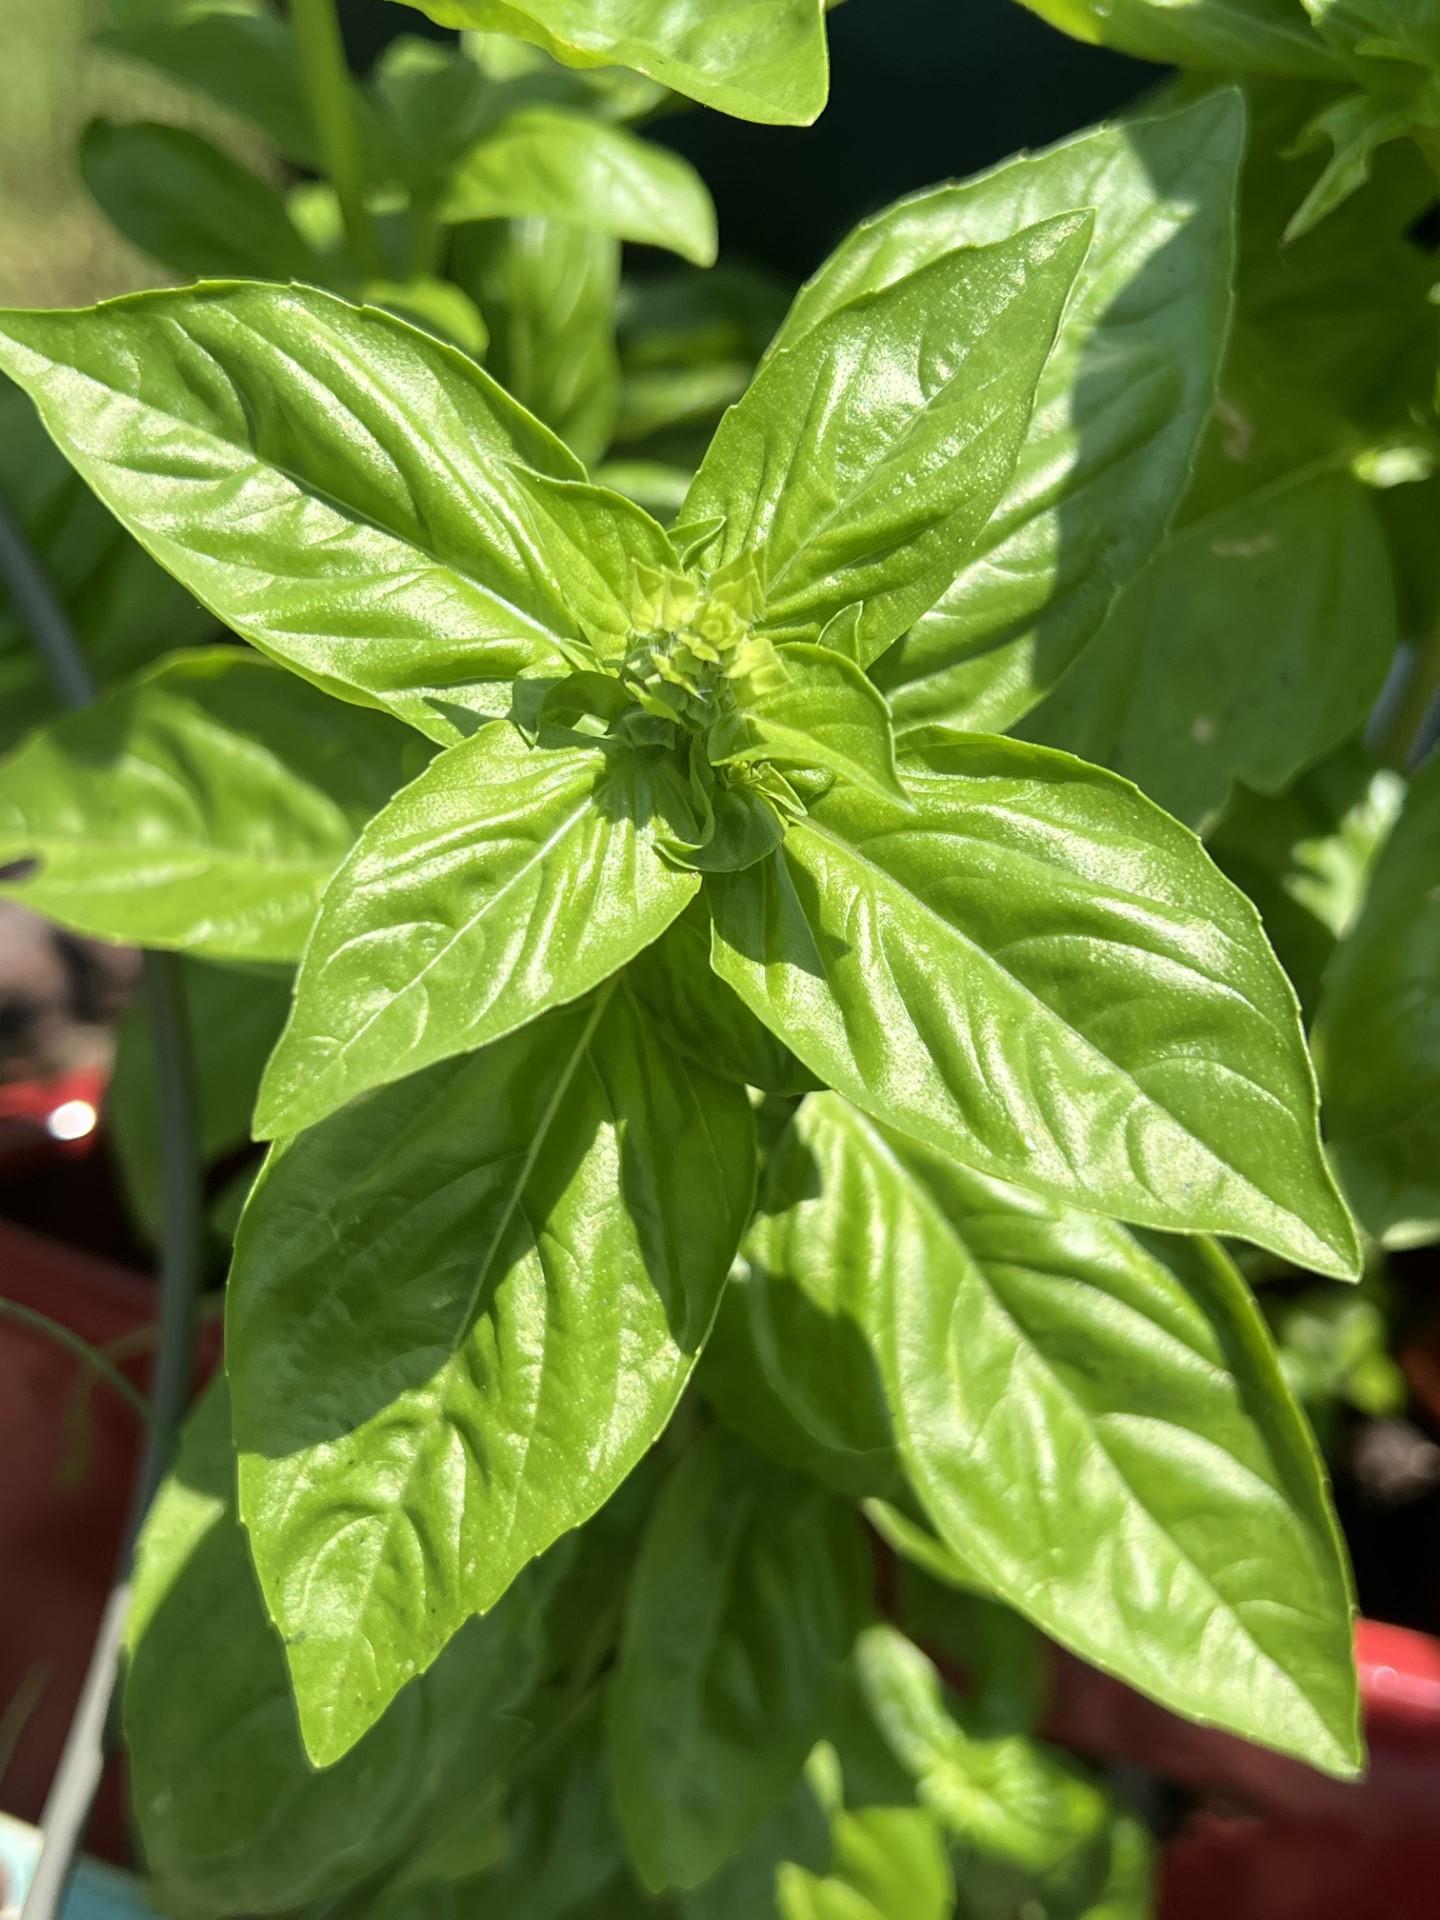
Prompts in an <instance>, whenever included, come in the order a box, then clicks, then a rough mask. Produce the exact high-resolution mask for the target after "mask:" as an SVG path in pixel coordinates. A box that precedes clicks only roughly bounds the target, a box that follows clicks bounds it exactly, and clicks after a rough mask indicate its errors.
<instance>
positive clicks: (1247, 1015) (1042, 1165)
mask: <svg viewBox="0 0 1440 1920" xmlns="http://www.w3.org/2000/svg"><path fill="white" fill-rule="evenodd" d="M901 772H902V775H903V777H904V780H905V784H906V788H907V791H908V793H909V795H910V799H911V803H912V804H911V807H910V808H909V809H908V810H907V809H905V808H902V807H901V806H899V805H898V804H896V803H893V802H892V803H886V802H883V801H880V800H878V799H876V798H874V797H873V796H871V795H869V794H862V793H860V792H858V791H857V790H855V789H854V788H846V787H843V786H838V785H837V786H836V787H833V788H832V789H831V790H830V792H829V793H827V794H826V795H825V796H824V797H823V798H822V799H820V800H818V801H816V802H815V803H814V804H813V805H812V807H811V809H810V812H809V813H808V815H807V816H806V817H805V819H803V820H801V821H797V822H796V823H795V824H794V825H793V826H792V827H791V828H790V831H789V833H788V835H787V836H786V839H785V843H784V846H783V847H782V848H781V849H779V850H778V851H777V852H776V853H775V854H774V855H772V856H771V857H770V858H769V859H768V860H766V861H765V862H764V863H763V864H762V865H759V866H756V867H754V868H752V869H750V870H749V871H747V872H745V873H741V874H736V875H726V876H715V877H713V878H712V879H711V880H710V881H709V882H708V891H709V899H710V907H711V912H712V915H713V917H714V923H715V966H716V969H717V971H718V972H719V973H720V975H721V977H722V979H724V980H726V981H728V982H729V984H730V985H731V986H732V987H734V988H735V990H736V992H737V993H738V994H739V995H740V997H741V999H742V1000H744V1001H746V1003H747V1004H748V1005H749V1006H750V1007H751V1008H752V1009H753V1011H754V1012H755V1013H757V1014H758V1015H759V1016H760V1018H761V1019H762V1020H764V1021H765V1022H766V1024H767V1025H768V1026H770V1027H771V1028H772V1029H773V1031H774V1032H775V1033H777V1034H778V1035H779V1036H780V1037H781V1038H782V1039H783V1040H784V1041H785V1042H786V1044H787V1045H788V1046H789V1047H791V1048H792V1049H793V1051H794V1052H795V1053H796V1054H797V1055H798V1056H799V1058H800V1059H801V1060H802V1061H804V1063H805V1065H806V1066H808V1067H809V1068H810V1069H811V1071H812V1072H814V1073H815V1074H817V1075H818V1076H819V1077H820V1079H821V1080H823V1081H824V1082H825V1083H826V1084H827V1085H829V1086H833V1087H836V1088H838V1089H839V1091H840V1092H842V1093H845V1094H847V1095H848V1096H849V1097H850V1098H851V1099H853V1100H854V1101H856V1102H857V1104H859V1105H861V1106H863V1107H864V1108H865V1109H866V1110H867V1111H869V1112H872V1113H874V1114H876V1115H877V1116H878V1117H880V1118H882V1119H884V1120H886V1121H888V1122H890V1123H891V1124H893V1125H895V1126H897V1127H900V1128H901V1129H902V1130H904V1131H905V1132H908V1133H910V1134H913V1135H914V1136H916V1137H917V1138H919V1139H922V1140H925V1141H927V1142H928V1143H929V1144H931V1145H932V1146H935V1147H937V1148H939V1149H940V1150H941V1151H943V1152H947V1153H952V1154H954V1155H955V1157H956V1158H957V1159H959V1160H961V1161H963V1162H964V1163H965V1164H966V1165H969V1166H973V1167H975V1168H977V1169H980V1170H982V1171H988V1172H991V1173H995V1174H998V1175H1000V1176H1001V1177H1002V1178H1010V1179H1017V1180H1021V1181H1023V1182H1025V1183H1026V1184H1027V1185H1029V1186H1033V1187H1034V1188H1035V1189H1036V1190H1037V1191H1040V1192H1046V1193H1049V1194H1052V1195H1053V1196H1054V1197H1055V1198H1057V1199H1061V1200H1069V1201H1073V1202H1075V1203H1076V1204H1079V1205H1083V1206H1087V1207H1091V1208H1094V1209H1095V1210H1096V1211H1097V1212H1106V1213H1111V1214H1114V1215H1115V1216H1117V1217H1118V1218H1121V1219H1129V1220H1134V1221H1136V1222H1138V1223H1139V1224H1142V1225H1148V1226H1157V1227H1168V1228H1175V1229H1179V1230H1181V1231H1188V1232H1195V1231H1205V1232H1220V1233H1233V1234H1238V1235H1240V1236H1242V1237H1244V1238H1248V1239H1252V1240H1254V1241H1256V1242H1257V1243H1258V1244H1259V1245H1262V1246H1267V1247H1271V1248H1273V1249H1274V1250H1275V1251H1276V1252H1279V1253H1283V1254H1285V1255H1287V1256H1288V1257H1290V1258H1293V1259H1295V1260H1297V1261H1299V1262H1300V1263H1301V1264H1305V1265H1311V1266H1314V1267H1315V1268H1316V1269H1317V1270H1319V1271H1321V1272H1326V1273H1335V1274H1342V1275H1349V1274H1353V1273H1354V1272H1355V1271H1356V1268H1357V1265H1358V1251H1357V1247H1356V1243H1355V1238H1354V1229H1353V1227H1352V1225H1351V1223H1350V1220H1349V1217H1348V1215H1347V1214H1346V1211H1345V1209H1344V1206H1343V1205H1342V1203H1341V1202H1340V1200H1339V1197H1338V1195H1337V1194H1336V1192H1335V1190H1334V1186H1333V1183H1332V1181H1331V1179H1330V1176H1329V1173H1328V1170H1327V1168H1326V1166H1325V1163H1324V1160H1323V1157H1322V1155H1321V1152H1320V1147H1319V1139H1318V1133H1317V1127H1316V1113H1315V1092H1314V1078H1313V1075H1312V1072H1311V1068H1310V1062H1309V1059H1308V1056H1307V1054H1306V1052H1305V1045H1304V1040H1303V1036H1302V1034H1301V1031H1300V1023H1299V1018H1298V1010H1297V1008H1296V1005H1295V999H1294V995H1293V993H1292V992H1291V989H1290V987H1289V984H1288V982H1287V981H1286V980H1285V977H1284V975H1283V974H1282V973H1281V971H1280V969H1279V967H1278V966H1277V964H1276V962H1275V959H1274V956H1273V955H1272V954H1271V952H1270V950H1269V948H1268V947H1267V946H1266V944H1265V940H1264V937H1263V934H1262V933H1261V930H1260V925H1259V921H1258V919H1257V917H1256V914H1255V911H1254V909H1253V907H1251V906H1250V904H1249V902H1248V901H1246V900H1245V899H1244V897H1243V895H1241V894H1240V893H1239V892H1237V891H1236V890H1235V889H1234V888H1233V887H1232V886H1231V885H1230V883H1229V882H1228V881H1226V880H1224V879H1223V878H1222V877H1221V875H1220V874H1219V873H1218V872H1217V871H1216V869H1215V868H1214V867H1213V866H1211V864H1210V862H1209V861H1208V860H1207V858H1206V857H1205V854H1204V852H1203V851H1202V849H1201V847H1200V846H1199V844H1198V842H1197V841H1196V840H1195V839H1194V838H1193V836H1192V835H1190V834H1189V833H1187V832H1186V830H1185V829H1184V828H1183V827H1180V826H1178V825H1177V824H1176V823H1175V822H1174V821H1172V820H1170V819H1169V818H1168V817H1167V816H1166V815H1164V814H1162V813H1161V812H1160V811H1159V809H1158V808H1156V807H1154V806H1152V805H1151V804H1150V803H1149V802H1148V801H1146V800H1145V799H1143V798H1142V796H1141V795H1139V794H1138V793H1137V792H1136V791H1135V790H1134V788H1132V787H1130V786H1128V785H1127V784H1126V783H1124V782H1122V781H1119V780H1116V779H1115V778H1114V777H1113V776H1110V775H1107V774H1103V773H1101V772H1099V771H1098V770H1097V769H1095V768H1091V767H1086V766H1084V765H1082V764H1081V763H1080V762H1079V761H1076V760H1072V759H1070V758H1069V757H1068V756H1067V755H1063V754H1051V753H1049V752H1046V751H1045V750H1042V749H1040V748H1035V747H1026V746H1023V745H1020V744H1018V743H1016V742H1012V741H1005V740H992V739H986V738H984V737H976V738H963V737H961V736H938V737H936V738H934V739H933V740H930V741H929V742H928V743H926V744H925V745H923V746H918V747H917V748H916V750H915V751H914V752H912V753H909V754H906V755H905V756H903V757H902V761H901Z"/></svg>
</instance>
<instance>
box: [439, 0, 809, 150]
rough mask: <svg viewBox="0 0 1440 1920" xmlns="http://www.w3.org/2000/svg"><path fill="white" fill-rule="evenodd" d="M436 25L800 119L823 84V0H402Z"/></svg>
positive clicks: (805, 122) (780, 122)
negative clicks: (509, 39)
mask: <svg viewBox="0 0 1440 1920" xmlns="http://www.w3.org/2000/svg"><path fill="white" fill-rule="evenodd" d="M409 4H412V5H418V6H419V8H420V10H421V12H422V13H428V14H429V16H430V18H431V19H432V20H438V21H439V22H440V24H441V26H444V27H481V28H489V29H492V30H494V31H495V32H498V33H512V34H514V35H515V36H516V37H517V38H518V39H521V40H528V41H530V42H531V43H532V44H533V45H535V46H537V47H543V48H544V50H545V51H546V52H547V53H549V54H553V55H554V57H555V58H556V59H557V60H560V61H563V62H564V63H565V65H566V66H572V67H610V66H615V67H633V68H634V69H635V71H636V72H637V73H643V74H647V75H648V76H649V77H650V78H651V79H652V80H658V81H659V82H660V84H661V85H662V86H665V87H671V88H673V89H674V91H675V92H676V93H683V94H685V95H686V96H687V98H689V99H691V100H698V101H699V102H700V104H701V105H702V106H705V107H715V108H718V110H719V111H720V112H721V113H729V114H733V115H734V116H735V117H736V118H737V119H740V120H758V121H761V122H762V123H764V124H766V125H769V126H809V125H810V124H811V122H812V121H814V120H816V119H818V118H819V115H820V112H821V109H822V108H823V107H824V105H825V101H826V98H827V97H828V95H829V91H830V69H829V57H828V53H827V49H826V42H825V5H826V0H766V4H765V5H764V6H763V7H756V6H755V5H754V4H753V0H409Z"/></svg>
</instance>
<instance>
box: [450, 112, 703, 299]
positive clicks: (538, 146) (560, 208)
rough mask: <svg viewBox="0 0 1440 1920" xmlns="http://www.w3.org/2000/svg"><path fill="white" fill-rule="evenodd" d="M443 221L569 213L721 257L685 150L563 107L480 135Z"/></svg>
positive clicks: (599, 226) (456, 178) (682, 250)
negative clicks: (677, 150) (669, 147)
mask: <svg viewBox="0 0 1440 1920" xmlns="http://www.w3.org/2000/svg"><path fill="white" fill-rule="evenodd" d="M440 217H441V219H442V220H450V221H460V220H497V219H520V218H527V217H529V218H539V219H550V220H560V221H565V222H568V223H570V224H571V225H575V226H582V227H588V228H590V229H591V230H592V231H594V232H597V233H608V234H613V235H614V237H615V238H616V239H617V240H634V241H638V242H640V243H641V244H642V245H645V246H651V247H668V248H669V249H670V250H671V251H672V252H674V253H678V254H680V255H681V256H682V257H683V258H684V259H686V260H693V261H694V262H695V264H696V265H697V266H700V267H708V266H710V265H711V264H712V263H713V262H714V259H715V252H716V246H717V237H716V232H715V208H714V204H713V203H712V201H711V199H710V195H709V194H708V192H707V191H706V189H705V183H704V182H703V181H702V180H701V178H700V176H699V174H698V173H696V171H695V169H694V168H693V167H692V166H691V165H690V164H689V162H688V161H686V160H682V159H681V158H680V156H679V155H678V154H674V153H669V152H667V151H666V149H665V148H664V147H659V146H656V145H655V143H654V142H653V141H651V140H641V139H639V138H638V137H637V136H636V135H635V134H633V133H627V132H626V131H625V130H624V129H623V128H622V127H607V126H604V125H603V124H602V123H601V122H599V121H598V120H595V119H592V118H591V117H589V116H588V115H586V114H583V113H575V112H566V111H565V110H564V109H563V108H560V107H527V108H524V109H523V110H522V111H520V112H519V113H513V114H511V115H510V116H509V117H508V118H507V119H506V120H504V121H502V122H501V124H500V125H499V126H498V127H496V128H495V129H494V130H493V131H492V132H490V133H487V134H485V135H484V136H483V137H482V138H481V139H479V140H478V141H476V143H475V145H474V146H473V147H472V148H471V149H470V151H469V153H468V154H466V155H465V157H464V158H463V159H462V160H461V161H460V163H459V165H458V166H457V167H456V169H455V171H454V173H453V174H452V176H451V179H450V184H449V186H448V188H447V189H446V192H445V194H444V196H443V198H442V200H441V202H440Z"/></svg>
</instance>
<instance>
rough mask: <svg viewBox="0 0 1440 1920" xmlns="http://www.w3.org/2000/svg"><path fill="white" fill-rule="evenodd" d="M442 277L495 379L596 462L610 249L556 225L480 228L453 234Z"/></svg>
mask: <svg viewBox="0 0 1440 1920" xmlns="http://www.w3.org/2000/svg"><path fill="white" fill-rule="evenodd" d="M451 271H452V273H453V274H454V275H455V277H456V278H457V279H458V280H459V281H460V282H461V283H462V284H463V285H464V286H466V287H468V288H469V289H470V290H471V292H472V293H473V294H474V296H475V299H476V300H477V301H478V303H479V306H480V310H481V312H482V313H483V314H484V315H485V318H486V320H487V322H488V324H489V328H490V353H489V366H490V371H491V372H492V373H493V374H494V375H495V378H496V379H497V380H498V381H499V382H500V383H501V385H502V386H503V387H505V388H506V389H507V390H508V391H509V392H510V393H513V394H514V395H515V398H516V399H517V400H519V401H520V402H521V404H522V405H523V406H526V407H528V408H529V409H530V411H531V412H532V413H533V414H534V415H535V416H536V418H537V419H540V420H543V421H544V422H545V424H546V426H547V427H550V428H552V429H553V430H554V432H556V433H558V434H559V436H560V438H561V439H562V440H563V441H564V442H565V444H566V445H567V446H569V447H572V448H573V449H574V451H575V452H576V453H577V454H578V455H579V457H580V458H581V459H582V460H598V459H599V457H600V455H601V454H603V453H604V452H605V450H606V448H607V447H608V446H609V445H610V440H611V436H612V434H613V433H614V429H615V417H616V410H617V408H618V406H619V403H620V362H619V356H618V354H617V352H616V348H615V303H616V297H617V293H618V289H619V284H620V247H619V244H618V242H617V241H615V240H613V239H611V237H610V236H609V235H608V234H604V233H593V232H591V231H589V230H588V229H587V228H585V227H576V226H569V225H567V224H565V223H564V222H562V221H556V220H511V221H503V222H502V221H486V222H483V223H480V224H477V225H475V226H471V227H462V228H461V229H459V231H458V232H457V233H456V236H455V243H454V246H453V248H452V259H451ZM683 492H684V489H683V486H682V488H681V495H682V497H683Z"/></svg>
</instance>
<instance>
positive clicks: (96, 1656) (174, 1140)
mask: <svg viewBox="0 0 1440 1920" xmlns="http://www.w3.org/2000/svg"><path fill="white" fill-rule="evenodd" d="M0 577H3V579H4V581H5V584H6V586H7V587H8V588H9V590H10V593H11V596H12V598H13V599H14V601H15V604H16V606H17V608H18V609H19V611H20V613H21V616H22V617H23V619H24V620H25V622H26V624H27V625H28V626H29V628H30V632H31V635H32V637H33V639H34V641H35V646H36V650H37V651H38V653H39V654H40V656H41V658H42V660H43V661H44V663H45V668H46V671H47V673H48V674H49V676H50V680H51V683H52V685H53V686H54V689H55V694H56V697H57V698H58V699H59V700H60V701H61V702H62V703H63V704H64V705H66V706H70V707H83V706H85V705H86V704H88V702H89V701H90V700H91V699H92V698H93V696H94V686H93V684H92V682H91V679H90V673H89V669H88V667H87V666H86V663H85V658H84V655H83V654H82V653H81V652H80V649H79V647H78V645H77V644H76V641H75V635H74V633H73V632H72V630H71V627H70V622H69V619H68V617H67V615H66V613H65V610H64V608H63V607H62V606H61V604H60V602H59V600H58V599H57V597H56V595H55V591H54V589H53V587H52V586H51V584H50V582H49V580H48V579H47V578H46V576H45V573H44V570H43V569H42V568H41V566H40V565H39V563H38V561H37V560H36V558H35V555H34V554H33V553H32V552H31V550H30V547H29V545H28V543H27V542H26V540H25V538H24V536H23V535H22V534H21V532H20V531H19V529H18V528H17V527H16V526H15V524H14V522H13V521H12V520H11V518H10V516H9V515H8V514H7V513H6V512H5V510H4V508H3V507H0ZM141 991H142V993H143V994H144V998H145V1005H146V1011H147V1014H148V1017H149V1023H150V1034H151V1041H152V1045H153V1047H154V1054H155V1084H156V1100H157V1106H158V1110H159V1115H160V1136H161V1146H162V1150H163V1156H164V1169H163V1213H164V1234H163V1243H162V1247H161V1258H160V1337H159V1341H158V1343H157V1347H156V1353H155V1369H154V1375H153V1378H152V1382H151V1392H150V1428H149V1433H148V1437H147V1440H146V1446H145V1455H144V1459H143V1460H142V1462H141V1465H140V1470H139V1472H138V1474H137V1475H136V1480H135V1486H134V1490H133V1493H132V1496H131V1507H130V1518H129V1524H128V1526H127V1528H126V1535H125V1542H124V1545H123V1547H122V1549H121V1556H120V1568H119V1571H118V1573H117V1576H116V1580H115V1584H114V1586H113V1587H112V1588H111V1590H110V1596H109V1598H108V1600H107V1601H106V1603H105V1612H104V1615H103V1617H102V1619H101V1622H100V1630H99V1632H98V1634H97V1636H96V1640H95V1646H94V1649H93V1651H92V1653H91V1655H90V1665H89V1668H88V1670H87V1672H86V1675H85V1685H84V1688H83V1690H82V1692H81V1696H80V1703H79V1706H78V1707H77V1708H76V1711H75V1718H74V1719H73V1720H72V1722H71V1724H70V1731H69V1733H68V1735H67V1736H66V1741H65V1749H64V1752H63V1753H62V1754H61V1757H60V1765H59V1767H58V1768H57V1770H56V1774H55V1779H54V1782H53V1784H52V1786H51V1789H50V1794H49V1797H48V1799H47V1800H46V1803H45V1810H44V1813H43V1814H42V1816H41V1829H42V1837H41V1848H40V1859H39V1861H38V1863H37V1865H36V1869H35V1878H34V1880H33V1881H32V1882H31V1884H30V1891H29V1893H28V1894H27V1895H26V1897H25V1904H24V1907H23V1908H22V1920H54V1916H55V1915H56V1914H58V1912H59V1910H60V1903H61V1901H62V1899H63V1897H64V1893H65V1888H66V1885H67V1883H68V1881H69V1878H70V1873H71V1870H72V1868H73V1866H74V1863H75V1857H76V1854H77V1853H78V1851H79V1848H80V1844H81V1842H82V1840H83V1839H84V1835H85V1827H86V1823H87V1821H88V1820H89V1817H90V1808H91V1806H92V1804H93V1803H94V1799H95V1793H96V1790H97V1788H98V1787H99V1785H100V1776H101V1773H102V1771H103V1769H104V1765H105V1748H106V1725H107V1722H108V1720H109V1714H110V1701H111V1697H112V1695H113V1694H114V1691H115V1678H116V1674H117V1671H118V1668H119V1660H120V1643H121V1637H122V1635H123V1633H124V1630H125V1617H126V1614H127V1612H128V1611H129V1604H130V1563H131V1559H132V1555H133V1551H134V1545H135V1537H136V1534H137V1533H138V1531H139V1528H140V1522H141V1521H142V1520H143V1519H144V1517H145V1512H146V1509H147V1508H148V1507H149V1505H150V1501H151V1499H152V1497H153V1495H154V1492H155V1489H156V1487H157V1486H158V1485H159V1484H160V1481H161V1479H162V1478H163V1477H164V1474H165V1469H166V1467H167V1465H168V1463H169V1459H170V1453H171V1448H172V1445H173V1442H174V1437H175V1432H176V1429H177V1428H178V1426H179V1424H180V1421H181V1418H182V1417H183V1415H184V1412H185V1406H186V1403H187V1401H188V1400H189V1397H190V1386H191V1382H192V1380H193V1377H194V1368H195V1326H196V1312H197V1296H198V1283H199V1275H200V1166H199V1158H198V1148H197V1142H198V1139H199V1112H198V1104H197V1101H196V1097H195V1076H194V1066H193V1059H192V1055H191V1050H190V1038H189V1033H188V1030H187V1025H186V1016H185V1003H184V999H183V997H182V994H181V988H180V974H179V966H178V963H177V961H176V959H175V957H174V955H173V954H160V953H147V954H146V956H145V966H144V973H143V976H142V980H141Z"/></svg>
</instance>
